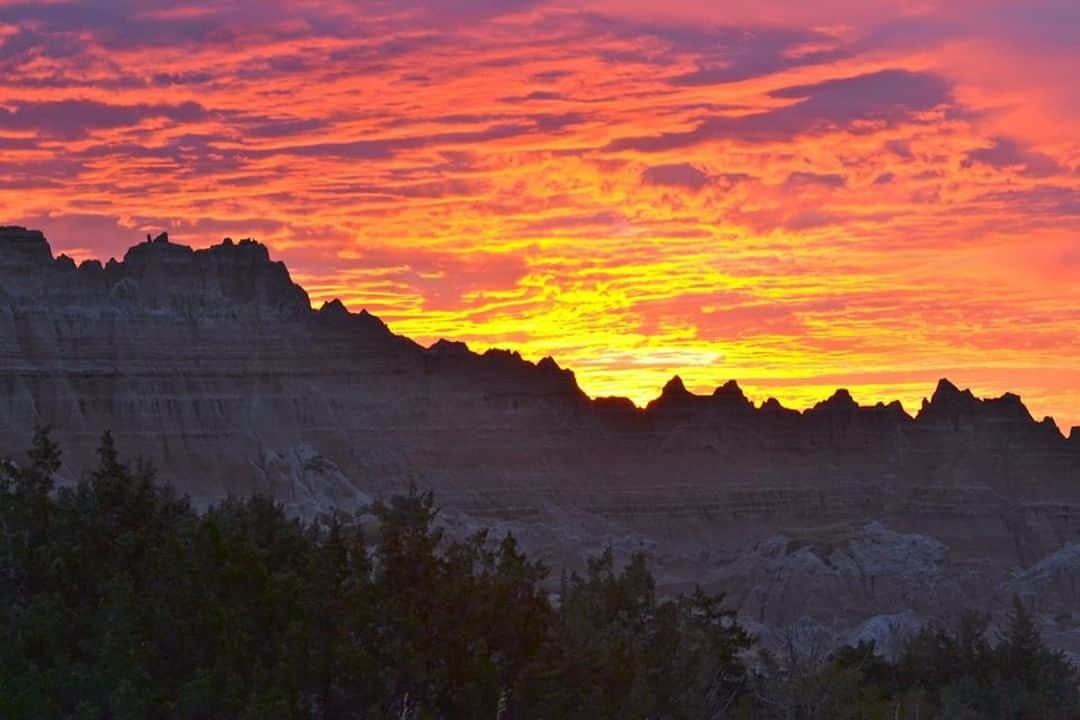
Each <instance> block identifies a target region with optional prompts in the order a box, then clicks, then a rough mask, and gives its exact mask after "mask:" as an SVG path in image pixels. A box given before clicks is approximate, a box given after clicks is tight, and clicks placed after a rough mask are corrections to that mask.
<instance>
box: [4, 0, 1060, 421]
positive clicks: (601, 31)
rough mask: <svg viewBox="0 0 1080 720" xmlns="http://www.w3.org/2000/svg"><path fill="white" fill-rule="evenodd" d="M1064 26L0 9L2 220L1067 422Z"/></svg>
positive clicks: (1040, 21)
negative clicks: (157, 242)
mask: <svg viewBox="0 0 1080 720" xmlns="http://www.w3.org/2000/svg"><path fill="white" fill-rule="evenodd" d="M1078 76H1080V3H1077V2H1076V1H1075V0H1027V1H1025V2H998V1H996V0H984V1H981V2H974V1H971V0H949V1H947V2H946V1H937V0H896V1H893V2H882V1H881V0H820V1H818V2H813V3H809V2H804V1H798V2H795V1H790V0H786V1H780V0H758V1H757V2H723V3H719V2H715V1H714V0H708V1H704V0H665V2H663V3H659V2H655V1H651V2H646V1H645V0H596V1H595V2H589V1H585V0H582V1H580V2H562V1H560V0H500V1H496V0H431V1H430V2H415V1H414V0H402V1H400V2H395V1H390V0H372V1H370V2H356V1H350V0H290V1H289V2H284V1H282V0H260V1H259V2H254V1H251V2H238V1H236V0H199V1H198V2H188V1H186V0H180V1H179V2H177V1H174V0H169V1H168V2H165V1H162V0H147V1H138V0H68V1H65V0H35V1H34V2H24V1H15V2H12V1H11V0H0V223H15V224H20V225H26V226H30V227H34V228H40V229H42V230H44V231H45V232H46V234H47V236H48V237H49V239H50V241H51V243H52V245H53V248H54V252H57V253H59V252H65V253H67V254H69V255H71V256H72V257H75V258H76V259H83V258H89V257H98V258H107V257H110V256H114V255H115V256H121V255H122V253H123V252H124V250H125V249H126V248H127V247H128V246H130V245H132V244H133V243H135V242H136V241H138V240H140V239H141V238H142V237H144V235H145V233H147V232H157V231H159V230H167V231H169V233H170V235H171V236H172V237H173V239H174V240H176V241H179V242H184V243H186V244H189V245H193V246H197V247H201V246H206V245H209V244H213V243H217V242H220V240H221V239H222V238H223V237H225V236H231V237H234V238H243V237H249V236H250V237H254V238H256V239H258V240H260V241H262V242H264V243H266V244H267V245H268V246H269V247H270V248H271V252H272V254H273V256H274V257H275V258H277V259H281V260H284V261H285V262H286V263H287V264H288V265H289V267H290V269H291V271H292V273H293V277H294V279H295V280H297V281H298V282H300V283H301V284H302V285H304V286H305V287H306V288H307V290H308V291H309V293H310V294H311V296H312V299H313V302H315V303H316V304H319V303H321V302H323V301H325V300H329V299H331V298H334V297H337V298H340V299H341V300H342V301H344V302H345V303H346V304H347V305H348V306H349V307H350V308H351V309H352V310H354V311H359V310H360V309H361V308H366V309H368V310H369V311H370V312H372V313H374V314H376V315H378V316H379V317H381V318H382V319H383V320H385V321H386V322H387V323H388V324H389V325H390V327H391V329H392V330H394V331H395V332H397V333H400V334H404V335H408V336H410V337H412V338H414V339H416V340H417V341H419V342H422V343H425V344H428V343H431V342H433V341H435V340H436V339H438V338H440V337H446V338H451V339H455V340H463V341H466V342H468V343H469V345H470V347H472V348H474V349H477V350H483V349H486V348H489V347H509V348H513V349H516V350H519V351H520V352H521V353H522V355H523V356H524V357H526V358H528V359H532V360H538V359H540V358H542V357H544V356H546V355H551V356H553V357H555V358H556V360H557V361H558V362H559V363H560V364H561V365H562V366H564V367H569V368H572V369H573V370H574V371H575V372H576V374H577V377H578V381H579V383H580V384H581V386H582V387H583V389H584V390H585V391H586V392H588V393H590V394H591V395H611V394H617V395H627V396H629V397H631V398H632V399H634V400H635V401H637V402H639V403H644V402H646V401H648V400H649V399H650V398H652V397H654V396H656V394H657V393H658V391H659V388H660V387H661V386H662V385H663V384H664V382H665V381H666V380H667V379H668V378H670V377H671V376H672V375H673V374H676V373H677V374H679V375H680V376H681V377H682V378H683V379H684V381H685V382H686V384H687V386H688V387H689V388H691V389H693V390H697V391H699V392H707V391H710V390H711V389H712V388H713V387H715V386H716V385H719V384H721V383H722V382H724V381H725V380H728V379H731V378H734V379H737V380H738V381H739V382H740V384H741V385H742V386H743V387H744V389H745V390H746V391H747V393H748V394H749V395H750V396H751V398H753V399H755V400H757V401H762V400H764V399H766V398H767V397H770V396H775V397H777V398H778V399H780V400H781V401H782V402H784V403H785V404H788V405H790V406H793V407H805V406H807V405H810V404H812V403H814V402H815V401H818V400H821V399H824V398H825V397H827V396H828V395H830V394H831V393H832V391H833V389H835V388H837V387H846V388H848V389H849V390H850V391H851V392H852V394H853V395H854V396H855V398H856V399H857V400H858V401H860V402H863V403H872V402H876V401H878V400H891V399H894V398H896V399H900V400H901V401H902V402H903V403H904V404H905V406H906V407H907V409H908V410H909V411H911V412H914V411H917V410H918V408H919V404H920V402H921V399H922V398H923V397H925V396H927V395H929V394H930V393H931V392H932V391H933V387H934V384H935V383H936V381H937V379H938V378H940V377H943V376H947V377H949V378H950V379H952V380H953V381H954V382H955V383H957V384H958V385H960V386H961V387H971V388H972V389H973V390H974V391H975V392H976V394H979V395H984V396H996V395H999V394H1001V393H1003V392H1005V391H1013V392H1017V393H1019V394H1021V395H1022V396H1023V398H1024V399H1025V402H1026V403H1027V405H1028V407H1029V408H1030V409H1031V411H1032V414H1033V415H1035V416H1036V418H1037V419H1041V418H1042V417H1043V416H1044V415H1052V416H1054V417H1055V418H1056V419H1057V420H1058V422H1059V425H1061V426H1062V427H1063V428H1066V432H1067V428H1068V427H1069V426H1071V425H1080V361H1078V357H1080V331H1078V328H1080V93H1078V92H1077V89H1078V85H1077V77H1078Z"/></svg>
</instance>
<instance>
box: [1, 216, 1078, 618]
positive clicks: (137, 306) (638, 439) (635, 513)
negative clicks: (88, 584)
mask: <svg viewBox="0 0 1080 720" xmlns="http://www.w3.org/2000/svg"><path fill="white" fill-rule="evenodd" d="M35 423H47V424H51V425H52V426H53V427H54V428H55V432H56V438H57V439H58V440H59V441H60V442H61V443H62V445H63V447H64V449H65V465H64V469H63V473H65V474H66V477H67V478H68V479H75V478H77V477H78V476H79V475H80V474H81V473H82V472H85V470H86V469H87V468H89V467H90V466H91V464H92V462H93V459H94V452H93V451H94V449H95V448H96V445H97V442H98V439H99V436H100V433H101V432H102V431H103V430H105V429H111V430H112V432H113V433H114V435H115V436H116V439H117V442H118V445H119V447H120V448H122V449H123V450H124V452H125V453H127V454H129V455H141V456H143V457H146V458H147V459H149V460H151V461H152V462H153V463H154V464H155V465H156V466H157V467H158V468H159V469H160V474H161V476H162V478H163V479H165V480H168V481H170V482H172V483H174V484H175V485H176V486H177V487H178V488H179V489H180V490H181V491H183V492H187V493H189V494H191V495H192V497H193V498H195V499H196V501H197V502H212V501H214V500H217V499H220V498H221V497H223V496H224V495H225V494H227V493H234V494H244V493H250V492H263V493H270V494H273V495H275V496H276V497H278V498H280V499H281V500H282V501H283V502H285V503H286V504H287V505H288V506H289V507H290V508H291V509H292V510H293V511H295V512H297V513H299V514H305V515H310V514H313V513H316V512H319V511H320V510H325V509H328V508H329V507H331V506H338V507H344V508H355V507H360V506H362V505H364V504H365V503H367V502H368V501H369V500H370V498H371V497H373V496H377V495H380V494H384V493H388V492H394V491H399V490H402V489H404V488H405V487H407V486H408V485H409V484H410V483H416V484H417V485H419V486H421V487H431V488H434V489H435V490H436V492H437V496H438V498H439V500H440V502H441V503H442V504H443V505H444V506H445V507H446V508H447V512H448V514H449V515H451V516H452V522H454V523H459V524H461V525H462V526H463V527H464V526H468V525H469V524H470V523H473V522H475V523H480V522H483V523H496V524H498V525H499V527H502V528H504V529H512V530H514V531H515V532H517V533H518V534H519V535H521V536H522V537H523V538H525V539H526V540H527V541H529V542H530V543H531V544H532V546H533V547H534V548H535V549H536V551H538V552H541V553H544V554H545V555H546V556H547V557H549V558H551V559H552V560H553V561H554V562H556V563H557V564H567V565H573V564H575V562H577V561H579V560H580V557H581V555H582V554H583V553H585V552H588V551H590V550H598V549H600V548H601V547H602V546H603V545H604V544H608V543H611V544H613V545H615V546H616V547H618V548H622V549H624V550H625V551H626V552H631V551H632V550H633V549H634V548H646V549H648V550H649V551H650V552H651V553H652V554H653V556H654V562H655V563H656V565H657V567H658V570H659V573H660V577H661V580H662V581H663V582H664V583H666V584H667V585H669V586H672V587H675V586H680V585H683V584H686V583H693V582H698V581H706V582H710V578H711V579H712V581H715V583H716V584H717V586H718V587H719V586H720V585H721V584H723V583H728V584H729V585H730V584H731V583H735V584H738V583H744V584H745V583H749V585H747V587H746V588H745V589H741V590H740V591H739V593H737V596H738V598H741V600H740V602H743V603H745V605H746V607H745V608H744V609H745V610H746V611H747V612H748V613H750V614H752V615H757V614H761V613H759V611H760V610H761V607H762V605H761V603H762V602H765V601H764V600H762V599H763V598H765V599H769V598H773V599H774V598H775V597H776V596H777V594H776V593H777V590H776V588H775V587H772V586H771V585H769V583H772V582H773V580H768V579H767V578H768V577H773V576H776V575H777V574H779V575H784V576H786V577H791V578H796V579H797V578H800V577H803V578H804V579H803V580H798V581H797V583H801V585H802V586H804V590H805V589H807V588H809V587H810V586H809V585H808V583H809V581H808V580H806V579H805V577H804V575H805V573H806V572H810V570H807V568H809V567H810V564H813V558H814V557H818V555H814V554H813V553H811V555H806V553H803V555H800V556H798V557H796V558H795V559H794V560H791V559H790V558H789V557H788V555H787V554H785V553H784V552H781V550H783V549H784V548H788V547H789V545H788V540H780V539H778V538H788V539H790V537H792V536H793V533H794V534H795V535H798V533H805V532H806V531H807V529H808V528H820V527H834V526H836V525H837V524H838V523H839V524H844V523H848V524H851V523H854V527H864V526H867V523H880V526H879V525H873V526H872V527H873V528H878V527H880V528H882V530H881V532H878V531H877V530H874V532H875V533H876V535H875V537H876V538H877V539H878V541H881V542H884V541H882V540H881V539H882V538H888V539H889V540H888V542H893V539H895V538H896V537H907V536H908V535H915V536H918V537H922V538H925V539H927V542H928V543H939V544H940V545H941V547H943V548H944V551H943V554H942V555H941V557H940V559H938V556H937V555H933V553H930V554H931V555H933V557H934V558H935V559H934V560H933V562H934V563H938V565H940V566H941V568H942V569H941V573H942V575H941V576H942V577H949V578H951V580H950V582H954V584H955V587H953V586H951V585H950V588H949V590H948V593H946V595H947V597H948V598H951V599H950V600H949V602H950V603H953V604H956V603H958V602H959V601H958V600H956V598H965V597H967V598H969V600H970V599H971V598H976V599H978V600H979V601H980V602H982V599H983V598H985V597H987V596H989V595H992V594H993V593H992V592H989V591H988V590H987V589H988V588H989V589H991V590H993V589H995V588H998V587H999V586H1000V587H1004V585H1003V583H1008V582H1011V580H1010V578H1011V573H1012V571H1013V570H1016V569H1020V568H1025V567H1028V566H1031V565H1034V564H1035V563H1037V562H1039V561H1040V560H1041V559H1042V558H1044V557H1046V556H1048V555H1049V554H1051V553H1054V552H1056V551H1058V550H1059V549H1060V548H1061V547H1063V546H1065V545H1066V544H1067V543H1070V542H1075V541H1076V538H1077V535H1078V533H1080V519H1078V518H1080V440H1078V438H1080V433H1078V432H1076V431H1074V432H1073V433H1072V436H1071V438H1070V439H1066V438H1064V437H1062V436H1061V434H1060V433H1059V432H1058V430H1057V428H1056V426H1055V425H1054V424H1053V422H1052V421H1043V422H1036V421H1035V420H1034V419H1033V418H1032V417H1031V416H1030V414H1029V413H1028V411H1027V410H1026V409H1025V408H1024V406H1023V404H1022V403H1021V401H1020V399H1019V398H1018V397H1016V396H1015V395H1008V394H1007V395H1005V396H1003V397H1001V398H998V399H992V400H980V399H978V398H975V397H974V396H972V395H971V393H970V392H967V391H961V390H959V389H958V388H956V387H955V386H953V385H952V384H950V383H948V382H947V381H942V382H941V383H940V384H939V386H938V388H937V390H936V391H935V393H934V394H933V397H931V398H930V399H929V400H927V401H926V402H925V404H924V406H923V408H922V410H921V411H920V412H919V413H918V415H917V416H916V417H914V418H913V417H910V416H909V415H907V414H906V413H905V412H904V411H903V409H902V408H901V407H900V406H899V405H898V404H896V403H893V404H890V405H884V404H879V405H877V406H874V407H860V406H858V405H856V404H855V402H854V401H853V400H852V398H851V396H850V395H849V394H848V393H847V392H846V391H843V390H840V391H837V393H836V394H835V395H833V396H832V397H831V398H829V399H828V400H826V401H824V402H822V403H820V404H818V405H817V406H816V407H814V408H812V409H809V410H807V411H805V412H796V411H794V410H790V409H786V408H783V407H781V406H780V405H779V404H778V403H776V402H775V401H769V402H767V403H764V404H763V405H762V406H760V407H755V406H754V405H753V404H752V403H750V402H749V401H748V400H747V399H746V397H745V396H744V395H743V394H742V391H741V390H740V389H739V387H738V385H736V384H735V383H734V382H732V383H728V384H726V385H724V386H722V387H720V388H718V389H717V390H716V391H715V392H714V393H713V394H711V395H708V396H699V395H694V394H692V393H690V392H688V391H687V390H686V388H685V387H684V386H683V384H682V382H681V381H679V380H678V378H675V379H673V380H672V381H671V382H670V383H669V384H668V385H667V386H666V387H665V388H664V389H663V391H662V392H661V394H660V395H659V397H658V398H657V399H656V400H654V401H653V402H652V403H650V404H649V406H648V407H647V408H644V409H638V408H635V407H634V406H633V405H632V404H631V403H630V402H629V401H626V400H622V399H617V398H616V399H611V398H608V399H600V400H590V399H589V398H587V397H586V396H585V395H584V394H583V393H582V392H581V390H580V389H579V388H578V386H577V383H576V382H575V380H574V376H573V374H572V373H571V372H569V371H567V370H563V369H561V368H559V366H558V365H557V364H556V363H555V362H554V361H553V360H550V359H545V360H543V361H541V362H540V363H537V364H533V363H529V362H526V361H524V360H522V359H521V358H520V357H519V356H518V355H517V354H515V353H510V352H505V351H491V352H487V353H484V354H482V355H478V354H474V353H472V352H470V351H469V350H468V348H466V347H465V346H464V345H461V344H459V343H452V342H446V341H441V342H439V343H436V344H435V345H434V346H432V347H430V348H424V347H421V346H419V345H417V344H416V343H414V342H412V341H410V340H408V339H406V338H402V337H399V336H396V335H394V334H393V333H391V332H390V331H389V330H388V328H387V327H386V326H385V325H384V324H383V323H382V322H381V321H379V320H378V319H377V318H375V317H373V316H371V315H369V314H368V313H366V312H361V313H355V314H354V313H350V312H348V311H347V310H346V309H345V308H344V307H343V306H342V305H341V304H340V303H336V302H335V303H330V304H327V305H326V306H324V307H323V308H321V309H319V310H314V309H312V308H311V307H310V303H309V301H308V297H307V295H306V293H305V292H304V291H303V289H301V288H300V287H298V286H297V285H295V284H294V283H293V282H292V281H291V279H290V277H289V274H288V271H287V270H286V268H285V267H284V265H282V264H281V263H275V262H273V261H271V259H270V256H269V253H268V252H267V249H266V248H265V247H264V246H262V245H259V244H258V243H254V242H251V241H242V242H239V243H233V242H231V241H226V242H225V243H223V244H221V245H217V246H215V247H212V248H209V249H206V250H192V249H190V248H187V247H185V246H182V245H177V244H174V243H171V242H169V241H168V238H167V237H165V236H160V237H158V238H155V239H152V240H151V239H149V238H148V240H147V242H145V243H142V244H139V245H137V246H135V247H133V248H132V249H131V250H129V251H128V253H127V254H126V255H125V257H124V259H123V260H122V261H120V262H116V261H110V262H108V263H107V264H105V265H102V264H100V263H98V262H84V263H82V264H81V265H79V266H76V265H75V263H74V262H72V261H71V260H70V259H68V258H65V257H59V258H54V257H53V255H52V252H51V250H50V248H49V246H48V243H47V242H46V240H45V238H44V237H42V236H41V234H40V233H35V232H32V231H26V230H23V229H21V228H18V229H16V228H3V229H0V454H10V455H18V454H20V453H21V452H22V451H23V449H24V448H25V447H26V446H27V444H28V441H29V438H30V434H31V432H32V429H33V427H34V424H35ZM885 528H887V530H886V529H885ZM887 533H892V534H891V535H890V534H887ZM903 534H906V535H903ZM931 538H932V540H931ZM859 542H862V541H859ZM867 542H870V541H867ZM875 542H876V541H875ZM897 542H899V541H897ZM879 544H880V543H879ZM863 545H865V543H863ZM863 545H858V547H859V548H863V549H862V550H859V551H858V553H857V554H854V555H852V554H851V552H848V551H843V550H841V551H838V552H848V555H850V557H851V558H860V559H858V562H864V560H863V559H862V558H866V560H865V562H866V563H869V564H870V565H873V564H874V563H875V562H877V561H876V560H875V559H874V558H890V560H889V561H888V563H886V562H885V561H884V560H882V562H881V563H880V564H882V568H881V569H880V573H879V574H881V575H883V576H889V577H891V578H892V580H888V579H886V580H882V581H881V583H882V584H881V586H880V587H882V588H907V587H908V586H909V585H910V583H909V582H908V581H907V580H904V579H903V578H902V577H900V576H901V575H904V574H903V573H900V572H899V571H898V570H897V567H900V566H899V565H897V563H896V562H895V560H896V553H895V552H892V550H888V551H886V550H882V551H881V552H879V553H877V554H875V553H874V552H869V551H865V552H864V550H865V548H864V547H863ZM866 547H872V543H871V545H866ZM920 547H924V546H920ZM925 547H937V546H936V545H926V546H925ZM928 552H929V551H928ZM748 553H749V554H748ZM753 553H757V554H756V555H754V554H753ZM804 555H805V557H804ZM902 555H903V553H902V552H901V556H902ZM845 557H847V556H845ZM1063 557H1066V559H1068V558H1071V557H1073V555H1070V554H1066V555H1065V556H1063ZM748 558H750V559H748ZM753 558H758V560H757V561H754V560H753ZM754 562H757V565H754V564H753V563H754ZM822 562H825V560H823V561H822ZM837 562H838V563H840V564H839V565H837V567H847V568H850V567H852V565H851V563H852V562H856V560H851V562H848V561H847V560H843V562H840V559H838V560H837ZM919 562H922V561H921V560H920V561H919ZM748 563H750V564H748ZM792 563H795V565H794V566H792V567H788V566H789V565H792ZM807 563H809V564H807ZM844 563H846V564H844ZM889 563H892V564H891V565H890V564H889ZM834 564H835V563H834ZM924 564H925V563H924ZM886 565H888V566H887V567H886ZM1058 565H1060V563H1058ZM765 567H767V568H770V569H769V572H767V573H763V572H758V570H757V569H755V568H758V569H760V568H765ZM786 567H788V570H786V571H785V570H784V568H786ZM826 567H827V563H826ZM920 567H921V566H920ZM1055 567H1057V566H1055ZM815 572H816V571H815ZM815 572H811V575H814V576H815V577H821V575H820V574H815ZM830 572H831V571H830ZM837 572H840V571H837ZM845 572H846V571H845ZM869 572H871V574H872V573H873V572H874V571H873V568H870V570H869ZM905 572H906V571H905ZM912 572H913V573H914V574H909V575H910V577H913V578H916V579H918V578H926V577H935V576H933V575H925V574H920V573H922V572H923V570H918V571H915V570H913V571H912ZM927 572H929V571H927ZM935 572H936V571H935ZM1063 572H1064V571H1063ZM769 573H772V575H770V574H769ZM800 573H803V574H800ZM834 575H835V573H834ZM840 575H841V576H842V575H843V573H840ZM841 576H837V578H838V579H836V578H834V580H835V583H834V584H832V585H830V584H828V583H826V584H825V585H822V586H821V587H820V588H819V589H817V590H813V591H812V592H803V593H802V595H801V596H802V597H805V598H821V597H826V596H828V595H829V594H830V593H832V592H833V591H834V588H841V589H842V588H843V587H847V586H848V585H850V583H851V582H853V581H850V580H849V579H846V576H842V577H841ZM904 577H908V576H907V575H904ZM739 578H743V579H745V580H740V579H739ZM746 578H749V579H746ZM956 578H961V579H962V580H963V581H962V582H960V581H959V580H957V579H956ZM793 582H795V581H793ZM830 582H832V581H830ZM875 582H877V581H875ZM912 582H914V581H912ZM920 582H921V580H920ZM845 583H848V585H845ZM905 583H906V584H905ZM739 587H742V586H741V585H740V586H739ZM815 587H816V586H815ZM1071 587H1072V585H1070V584H1068V583H1065V584H1061V583H1059V584H1058V585H1055V588H1056V590H1055V592H1057V593H1058V594H1062V593H1064V594H1065V595H1068V592H1070V591H1069V588H1071ZM755 588H757V589H756V590H755ZM1062 588H1064V589H1062ZM882 592H885V593H886V594H890V593H891V594H892V595H897V596H898V597H896V598H892V599H890V600H889V601H888V602H883V603H881V607H882V608H883V609H882V610H879V612H878V613H876V614H880V613H881V612H887V613H894V614H895V613H899V612H902V611H905V610H906V609H911V606H910V603H909V604H908V605H904V602H903V598H902V597H900V596H902V595H903V593H906V592H908V591H907V590H902V591H901V590H895V591H893V590H883V591H882ZM943 592H944V591H943ZM995 592H996V591H995ZM784 593H785V594H784V597H795V598H796V599H798V598H799V597H800V593H799V589H798V587H796V588H795V590H794V592H793V594H792V591H791V590H790V588H789V589H785V590H784ZM944 596H945V595H943V597H944ZM870 597H871V599H873V596H872V595H871V596H870ZM1071 597H1072V599H1071V600H1068V599H1065V600H1059V601H1056V602H1057V604H1056V605H1055V608H1058V609H1057V610H1056V612H1057V614H1058V615H1060V614H1061V612H1062V611H1061V610H1060V607H1061V604H1062V603H1063V602H1064V603H1066V604H1067V603H1068V602H1073V603H1074V604H1075V608H1076V609H1077V610H1078V611H1080V596H1078V595H1077V594H1076V593H1074V595H1073V596H1071ZM865 600H866V598H854V599H852V601H851V602H847V603H840V604H836V605H833V606H831V607H830V604H829V603H827V602H826V603H819V602H816V601H815V602H810V600H809V599H808V600H807V601H806V602H804V603H803V605H801V606H799V605H798V604H797V603H796V606H794V607H788V606H786V605H783V603H781V604H780V605H778V604H777V603H776V602H774V600H772V599H770V600H768V604H769V607H772V608H776V607H781V606H783V607H784V611H783V613H784V618H785V619H790V618H789V616H792V615H798V614H799V612H800V607H801V608H802V609H803V610H805V612H806V613H808V614H809V615H811V616H814V617H817V616H819V615H821V614H823V613H824V614H826V615H827V614H828V613H829V612H835V613H840V614H842V615H843V616H844V617H845V618H847V620H845V622H846V621H850V622H856V621H858V622H862V621H863V620H865V619H866V618H865V617H859V616H860V615H862V614H865V613H867V612H869V610H870V609H872V608H871V605H872V604H873V603H870V605H868V604H867V602H864V601H865ZM785 602H786V601H785ZM841 608H842V609H841ZM766 615H768V613H767V612H765V613H764V614H763V615H762V617H765V616H766Z"/></svg>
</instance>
